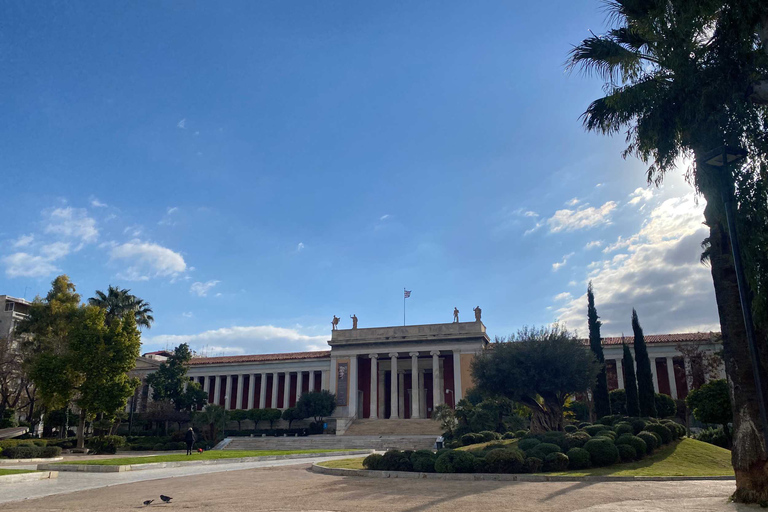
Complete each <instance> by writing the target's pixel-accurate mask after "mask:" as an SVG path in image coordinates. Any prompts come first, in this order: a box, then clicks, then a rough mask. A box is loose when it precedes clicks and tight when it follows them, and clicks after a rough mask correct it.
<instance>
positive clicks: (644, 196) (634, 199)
mask: <svg viewBox="0 0 768 512" xmlns="http://www.w3.org/2000/svg"><path fill="white" fill-rule="evenodd" d="M652 197H653V190H651V189H649V188H640V187H638V188H636V189H635V191H634V192H632V193H631V194H629V204H638V203H640V202H645V201H648V200H650V199H651V198H652Z"/></svg>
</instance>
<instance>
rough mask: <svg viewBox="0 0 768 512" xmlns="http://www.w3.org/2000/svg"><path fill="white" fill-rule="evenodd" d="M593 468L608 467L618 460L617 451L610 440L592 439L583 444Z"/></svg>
mask: <svg viewBox="0 0 768 512" xmlns="http://www.w3.org/2000/svg"><path fill="white" fill-rule="evenodd" d="M584 449H585V450H587V451H588V452H589V459H590V461H592V465H593V466H610V465H611V464H613V463H615V462H616V461H617V460H618V459H619V450H617V449H616V445H615V444H613V441H611V440H610V439H605V438H603V439H599V438H593V439H590V440H589V441H587V442H586V444H584Z"/></svg>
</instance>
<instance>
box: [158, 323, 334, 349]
mask: <svg viewBox="0 0 768 512" xmlns="http://www.w3.org/2000/svg"><path fill="white" fill-rule="evenodd" d="M328 338H329V335H328V334H324V335H320V336H309V335H306V334H301V333H300V332H299V331H298V330H296V329H287V328H284V327H275V326H272V325H252V326H234V327H223V328H221V329H214V330H209V331H204V332H201V333H199V334H162V335H158V336H149V337H148V336H145V337H144V342H145V343H146V344H147V345H151V346H153V347H161V348H162V347H165V346H169V347H175V346H177V345H179V344H180V343H188V344H189V345H190V347H191V348H192V349H193V350H196V351H198V352H200V351H203V350H204V351H206V352H207V353H208V354H211V355H213V354H217V355H218V354H222V355H223V354H246V353H247V354H275V353H282V352H304V351H317V350H328V343H327V341H328Z"/></svg>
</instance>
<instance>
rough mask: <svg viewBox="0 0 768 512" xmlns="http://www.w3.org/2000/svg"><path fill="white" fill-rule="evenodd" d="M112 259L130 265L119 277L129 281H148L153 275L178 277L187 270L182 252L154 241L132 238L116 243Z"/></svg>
mask: <svg viewBox="0 0 768 512" xmlns="http://www.w3.org/2000/svg"><path fill="white" fill-rule="evenodd" d="M109 257H110V260H112V261H120V262H125V263H126V264H127V265H128V266H127V267H126V268H125V269H124V270H122V271H121V272H120V273H119V274H118V277H120V278H121V279H126V280H129V281H146V280H148V279H150V278H153V277H176V276H177V275H179V274H181V273H183V272H184V271H186V270H187V264H186V263H185V262H184V258H183V257H182V255H181V254H179V253H177V252H174V251H172V250H171V249H168V248H167V247H163V246H162V245H158V244H155V243H152V242H142V241H141V240H131V241H130V242H126V243H124V244H120V245H115V246H114V247H112V249H111V250H110V253H109Z"/></svg>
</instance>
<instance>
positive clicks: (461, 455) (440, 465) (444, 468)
mask: <svg viewBox="0 0 768 512" xmlns="http://www.w3.org/2000/svg"><path fill="white" fill-rule="evenodd" d="M475 464H476V462H475V457H474V456H473V455H472V454H471V453H467V452H463V451H460V450H447V451H445V452H444V453H443V454H442V455H440V456H439V457H438V458H437V460H436V461H435V471H437V472H438V473H474V471H475Z"/></svg>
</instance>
